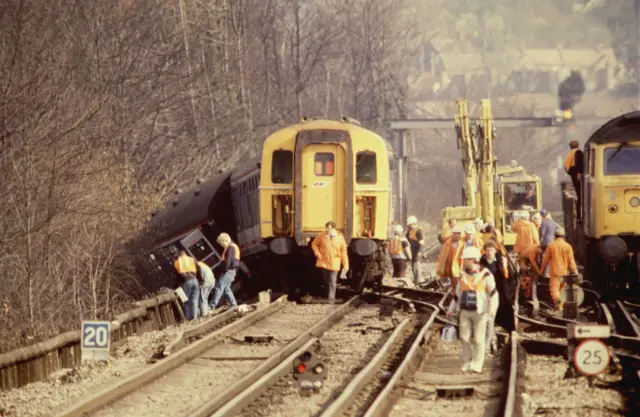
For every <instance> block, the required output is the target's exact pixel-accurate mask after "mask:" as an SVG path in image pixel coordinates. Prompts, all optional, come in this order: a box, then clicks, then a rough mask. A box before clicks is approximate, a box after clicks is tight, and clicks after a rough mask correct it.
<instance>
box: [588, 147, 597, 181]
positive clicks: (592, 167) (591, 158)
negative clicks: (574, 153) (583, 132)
mask: <svg viewBox="0 0 640 417" xmlns="http://www.w3.org/2000/svg"><path fill="white" fill-rule="evenodd" d="M587 166H588V167H589V176H591V177H593V176H594V175H595V171H596V168H595V167H596V150H595V149H590V150H589V159H588V162H587Z"/></svg>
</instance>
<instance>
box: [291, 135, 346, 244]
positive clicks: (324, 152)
mask: <svg viewBox="0 0 640 417" xmlns="http://www.w3.org/2000/svg"><path fill="white" fill-rule="evenodd" d="M345 169H346V165H345V151H344V148H343V147H342V146H340V145H338V144H335V143H326V144H324V143H323V144H313V145H309V146H307V147H306V148H305V149H304V151H303V153H302V231H303V232H320V231H322V230H324V225H325V223H327V222H328V221H331V220H333V221H335V222H336V226H337V227H338V229H341V230H344V229H345V207H346V203H345V195H344V190H345Z"/></svg>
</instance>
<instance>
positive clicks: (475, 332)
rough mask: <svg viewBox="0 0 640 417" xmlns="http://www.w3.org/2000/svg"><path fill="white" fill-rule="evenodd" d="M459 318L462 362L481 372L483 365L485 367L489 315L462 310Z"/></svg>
mask: <svg viewBox="0 0 640 417" xmlns="http://www.w3.org/2000/svg"><path fill="white" fill-rule="evenodd" d="M459 318H460V335H459V336H460V342H461V343H462V362H463V363H464V364H469V365H470V367H471V369H473V370H477V371H481V370H482V365H484V351H485V338H486V337H487V320H488V319H489V314H488V313H484V314H479V313H478V312H477V311H469V310H460V317H459ZM472 336H473V337H472Z"/></svg>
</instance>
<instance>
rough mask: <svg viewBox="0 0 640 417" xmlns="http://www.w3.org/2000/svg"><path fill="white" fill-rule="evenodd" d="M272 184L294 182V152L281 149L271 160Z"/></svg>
mask: <svg viewBox="0 0 640 417" xmlns="http://www.w3.org/2000/svg"><path fill="white" fill-rule="evenodd" d="M271 182H272V183H274V184H291V183H292V182H293V152H291V151H285V150H284V149H279V150H277V151H273V156H272V158H271Z"/></svg>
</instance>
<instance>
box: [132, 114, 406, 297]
mask: <svg viewBox="0 0 640 417" xmlns="http://www.w3.org/2000/svg"><path fill="white" fill-rule="evenodd" d="M393 161H394V160H393V152H392V149H391V146H390V145H389V144H388V142H386V141H385V140H384V139H382V138H381V137H380V136H378V135H377V134H375V133H374V132H371V131H369V130H367V129H364V128H362V127H360V126H359V125H358V124H357V123H352V122H350V121H348V120H347V119H344V120H343V121H341V122H337V121H329V120H312V121H307V120H303V122H301V123H299V124H296V125H292V126H288V127H285V128H283V129H281V130H279V131H277V132H275V133H273V134H272V135H270V136H269V137H268V138H267V139H266V140H265V142H264V144H263V148H262V153H261V156H260V157H258V158H255V159H252V160H249V161H247V162H246V163H244V164H243V165H242V166H240V167H237V168H235V169H234V170H232V171H230V172H227V173H224V174H221V175H219V176H217V177H215V178H213V179H211V180H208V181H200V182H199V183H198V184H197V186H196V187H194V188H193V189H190V190H187V191H185V192H181V193H178V194H177V195H175V196H174V197H173V198H172V199H170V200H169V201H167V202H166V203H165V206H164V207H163V208H162V209H161V210H159V211H158V212H156V213H154V214H153V216H152V218H151V221H150V222H149V224H148V226H147V228H146V231H145V233H144V234H143V235H142V236H141V240H139V241H138V242H139V243H140V242H143V243H142V246H143V247H144V248H145V249H146V250H147V255H145V257H144V259H145V261H144V263H143V267H142V271H141V272H142V273H143V274H144V275H146V276H147V279H146V281H147V282H153V283H155V285H157V286H163V285H170V284H171V281H169V280H168V278H169V279H171V277H172V276H173V275H174V272H173V266H172V262H173V258H174V256H175V254H176V253H177V251H178V250H180V249H182V248H184V249H185V250H186V251H187V252H188V253H189V254H190V255H191V256H193V257H195V258H196V259H197V260H200V261H205V262H206V263H207V264H209V265H211V266H213V267H214V268H215V267H216V266H217V265H218V264H219V263H220V253H221V248H219V247H218V246H217V245H216V244H215V239H216V237H217V235H218V234H219V233H221V232H227V233H229V234H230V235H231V237H232V239H233V240H234V241H235V242H237V243H238V246H239V247H240V251H241V259H242V261H243V263H244V264H245V265H244V266H245V267H244V268H242V269H243V271H244V274H243V276H242V278H241V279H240V280H238V282H236V283H235V286H236V287H235V288H234V290H236V291H237V290H238V289H239V288H237V287H240V286H242V287H244V288H245V289H247V290H250V291H255V290H259V289H263V288H267V287H270V288H274V287H276V288H278V287H280V288H282V289H284V290H285V291H288V292H293V291H295V290H296V289H301V290H303V291H304V292H306V291H310V290H313V289H315V288H317V281H316V280H315V278H314V277H315V274H314V273H313V268H314V263H315V262H314V259H313V253H312V251H311V249H310V245H311V242H312V240H313V238H314V237H315V236H316V235H317V234H319V233H321V232H322V231H323V230H324V225H325V223H326V222H327V221H330V220H332V221H335V222H336V224H337V228H338V229H339V230H340V231H341V232H342V233H343V234H344V237H345V240H346V242H347V244H348V246H349V257H350V264H351V267H350V270H349V275H348V280H349V282H350V283H351V284H352V285H353V286H354V287H355V288H356V289H358V290H361V289H362V288H363V286H364V285H366V284H367V283H368V282H369V283H371V282H374V281H375V280H377V279H380V278H381V277H382V274H383V270H384V267H385V265H384V262H385V256H384V248H383V244H384V242H385V240H386V239H387V232H388V228H389V224H390V222H391V220H392V216H393V215H392V213H393V201H394V193H393V190H394V189H395V187H393V186H392V178H393V176H392V175H391V172H392V168H393ZM139 246H140V244H139ZM149 252H150V253H149ZM151 286H154V285H153V284H152V285H151Z"/></svg>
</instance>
